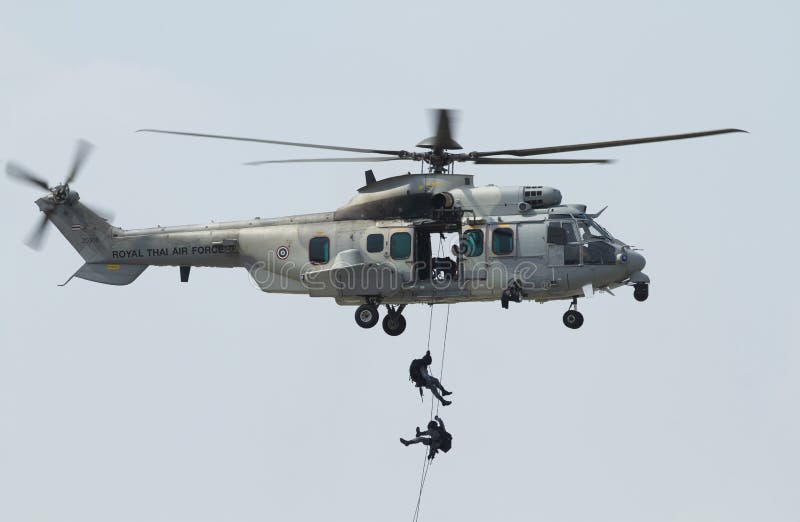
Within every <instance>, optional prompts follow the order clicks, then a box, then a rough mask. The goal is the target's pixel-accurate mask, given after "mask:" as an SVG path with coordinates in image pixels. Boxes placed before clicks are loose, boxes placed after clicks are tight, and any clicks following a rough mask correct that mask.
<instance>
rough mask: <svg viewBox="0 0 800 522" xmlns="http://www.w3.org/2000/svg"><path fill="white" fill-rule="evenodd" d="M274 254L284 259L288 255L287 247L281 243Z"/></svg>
mask: <svg viewBox="0 0 800 522" xmlns="http://www.w3.org/2000/svg"><path fill="white" fill-rule="evenodd" d="M275 255H276V256H278V259H286V258H287V257H289V247H288V246H284V245H281V246H279V247H278V248H277V250H275Z"/></svg>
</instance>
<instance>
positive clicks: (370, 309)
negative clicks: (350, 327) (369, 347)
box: [356, 304, 378, 328]
mask: <svg viewBox="0 0 800 522" xmlns="http://www.w3.org/2000/svg"><path fill="white" fill-rule="evenodd" d="M356 324H357V325H358V326H360V327H361V328H372V327H373V326H375V325H376V324H378V307H377V306H375V305H373V304H363V305H361V306H359V307H358V308H356Z"/></svg>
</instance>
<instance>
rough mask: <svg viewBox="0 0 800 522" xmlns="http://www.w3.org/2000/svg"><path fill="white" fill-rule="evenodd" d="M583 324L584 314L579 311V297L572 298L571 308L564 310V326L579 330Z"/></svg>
mask: <svg viewBox="0 0 800 522" xmlns="http://www.w3.org/2000/svg"><path fill="white" fill-rule="evenodd" d="M582 325H583V314H582V313H580V312H579V311H578V298H577V297H573V298H572V304H570V305H569V310H567V311H566V312H564V326H566V327H567V328H572V329H573V330H577V329H578V328H580V327H581V326H582Z"/></svg>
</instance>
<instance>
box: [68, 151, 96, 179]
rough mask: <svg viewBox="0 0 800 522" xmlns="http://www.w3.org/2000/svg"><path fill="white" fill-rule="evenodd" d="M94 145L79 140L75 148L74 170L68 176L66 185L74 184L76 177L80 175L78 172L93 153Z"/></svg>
mask: <svg viewBox="0 0 800 522" xmlns="http://www.w3.org/2000/svg"><path fill="white" fill-rule="evenodd" d="M92 148H94V147H93V145H92V144H91V143H89V142H88V141H86V140H78V145H77V146H76V148H75V159H74V160H73V161H72V168H71V169H70V171H69V174H67V178H66V179H65V180H64V184H65V185H68V184H70V183H72V181H73V180H74V179H75V177H76V176H77V175H78V172H79V171H80V169H81V166H82V165H83V162H84V161H86V157H87V156H88V155H89V153H90V152H91V151H92Z"/></svg>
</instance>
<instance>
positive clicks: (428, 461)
mask: <svg viewBox="0 0 800 522" xmlns="http://www.w3.org/2000/svg"><path fill="white" fill-rule="evenodd" d="M443 242H444V240H443V239H441V238H440V239H439V253H440V254H441V253H442V250H443ZM449 326H450V305H449V304H448V305H447V315H446V318H445V323H444V339H443V340H442V361H441V363H440V364H439V380H440V381H441V379H442V377H443V376H444V356H445V353H446V351H447V330H448V328H449ZM432 329H433V304H431V314H430V320H429V321H428V350H430V348H431V330H432ZM434 402H436V416H438V415H439V406H440V404H439V401H435V400H434V397H431V413H430V420H433V419H434V407H433V403H434ZM432 464H433V459H429V458H428V451H427V450H426V451H425V460H424V461H423V463H422V475H421V476H420V480H419V492H418V494H417V505H416V507H415V508H414V516H413V517H412V521H413V522H418V521H419V508H420V504H421V503H422V491H423V490H424V488H425V481H426V479H427V478H428V472H429V471H430V469H431V465H432Z"/></svg>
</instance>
